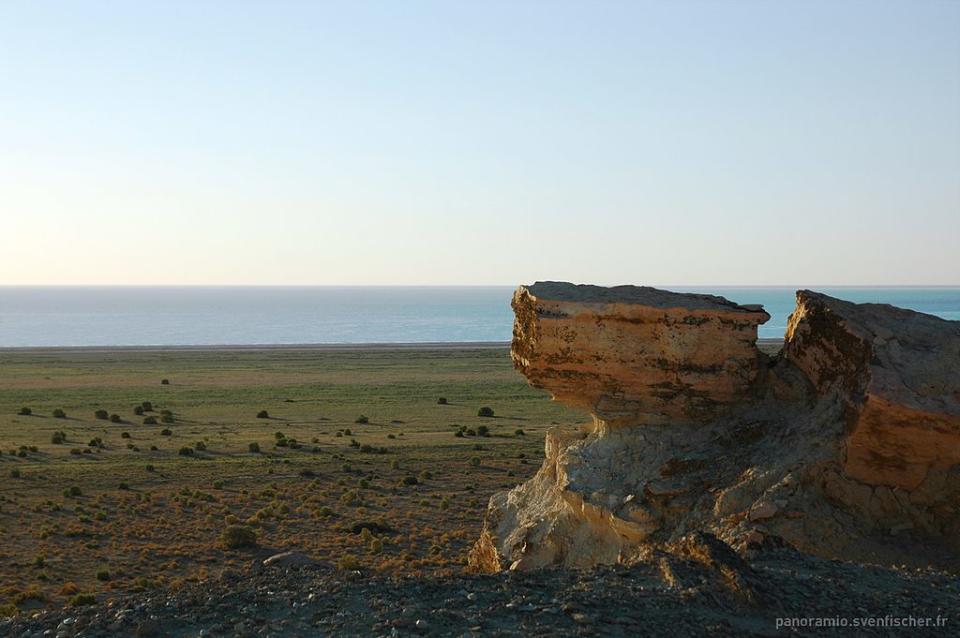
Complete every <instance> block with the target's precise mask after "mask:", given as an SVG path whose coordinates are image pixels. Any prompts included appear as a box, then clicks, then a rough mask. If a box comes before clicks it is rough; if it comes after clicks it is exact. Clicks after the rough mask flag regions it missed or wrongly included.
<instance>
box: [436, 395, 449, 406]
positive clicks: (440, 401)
mask: <svg viewBox="0 0 960 638" xmlns="http://www.w3.org/2000/svg"><path fill="white" fill-rule="evenodd" d="M446 404H447V397H440V398H439V399H437V405H446Z"/></svg>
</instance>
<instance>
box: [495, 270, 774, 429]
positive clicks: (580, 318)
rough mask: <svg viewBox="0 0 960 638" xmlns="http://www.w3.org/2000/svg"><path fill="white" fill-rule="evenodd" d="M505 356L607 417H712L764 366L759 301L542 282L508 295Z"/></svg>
mask: <svg viewBox="0 0 960 638" xmlns="http://www.w3.org/2000/svg"><path fill="white" fill-rule="evenodd" d="M513 309H514V312H515V313H516V317H517V319H516V322H515V324H514V329H513V348H512V351H511V356H512V357H513V361H514V365H515V366H516V367H517V368H518V369H520V370H521V371H522V372H523V374H525V375H526V377H527V379H529V380H530V383H531V384H532V385H534V386H536V387H540V388H545V389H547V390H549V391H550V392H551V393H552V394H553V396H554V398H555V399H556V400H558V401H562V402H563V403H567V404H569V405H571V406H575V407H579V408H583V409H585V410H587V411H589V412H591V413H592V414H594V415H595V416H596V417H597V418H598V419H600V420H602V421H603V422H604V423H606V424H609V425H612V426H616V425H620V424H623V425H639V424H642V423H672V422H676V421H709V420H710V419H711V418H714V417H716V416H717V414H719V413H721V412H722V411H723V410H724V409H725V408H726V407H727V406H729V405H731V404H733V403H737V402H740V401H742V400H743V399H744V398H745V397H747V396H748V395H749V394H750V392H751V389H752V387H753V384H754V382H755V381H756V379H757V377H758V375H759V374H760V371H761V362H762V358H763V356H762V355H761V354H760V352H759V351H758V350H757V348H756V346H755V345H754V344H755V343H756V341H757V326H758V325H760V324H762V323H764V322H765V321H767V320H768V319H770V315H768V314H767V313H766V312H764V311H763V309H762V308H760V307H759V306H738V305H737V304H735V303H731V302H729V301H727V300H726V299H724V298H722V297H714V296H711V295H683V294H678V293H674V292H667V291H664V290H657V289H656V288H645V287H644V288H641V287H636V286H617V287H616V288H601V287H599V286H575V285H573V284H567V283H557V282H541V283H537V284H534V285H532V286H528V287H521V288H520V289H518V290H517V292H516V294H515V295H514V296H513Z"/></svg>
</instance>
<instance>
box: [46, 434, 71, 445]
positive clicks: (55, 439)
mask: <svg viewBox="0 0 960 638" xmlns="http://www.w3.org/2000/svg"><path fill="white" fill-rule="evenodd" d="M66 440H67V435H66V434H64V433H63V432H54V433H53V436H51V437H50V442H51V443H53V444H54V445H60V444H61V443H63V442H64V441H66Z"/></svg>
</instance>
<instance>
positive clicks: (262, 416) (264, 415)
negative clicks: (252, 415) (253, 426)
mask: <svg viewBox="0 0 960 638" xmlns="http://www.w3.org/2000/svg"><path fill="white" fill-rule="evenodd" d="M257 418H258V419H269V418H270V413H269V412H267V411H266V410H260V411H259V412H257Z"/></svg>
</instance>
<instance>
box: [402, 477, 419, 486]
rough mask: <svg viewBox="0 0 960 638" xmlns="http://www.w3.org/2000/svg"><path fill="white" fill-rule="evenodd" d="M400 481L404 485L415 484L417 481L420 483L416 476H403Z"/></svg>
mask: <svg viewBox="0 0 960 638" xmlns="http://www.w3.org/2000/svg"><path fill="white" fill-rule="evenodd" d="M401 482H402V483H403V484H404V485H417V484H418V483H420V481H418V480H417V477H416V476H404V477H403V481H401Z"/></svg>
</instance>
